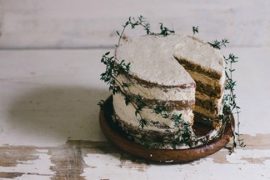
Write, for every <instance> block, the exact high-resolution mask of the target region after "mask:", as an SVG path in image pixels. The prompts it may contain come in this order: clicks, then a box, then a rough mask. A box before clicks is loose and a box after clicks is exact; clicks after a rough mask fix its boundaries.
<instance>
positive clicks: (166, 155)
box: [99, 97, 234, 163]
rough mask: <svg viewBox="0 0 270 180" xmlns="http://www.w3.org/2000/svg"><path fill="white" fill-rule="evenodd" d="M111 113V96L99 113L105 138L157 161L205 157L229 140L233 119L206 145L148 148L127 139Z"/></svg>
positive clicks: (185, 160)
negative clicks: (182, 147)
mask: <svg viewBox="0 0 270 180" xmlns="http://www.w3.org/2000/svg"><path fill="white" fill-rule="evenodd" d="M112 114H113V105H112V97H109V98H108V99H107V100H106V101H105V103H104V108H103V110H101V111H100V114H99V122H100V127H101V130H102V131H103V133H104V135H105V136H106V137H107V139H108V140H110V141H111V142H112V143H113V144H114V145H115V146H117V147H118V148H120V149H121V150H123V151H125V152H127V153H129V154H131V155H134V156H136V157H140V158H143V159H146V160H149V161H152V162H158V163H186V162H190V161H194V160H197V159H200V158H203V157H206V156H208V155H211V154H213V153H215V152H217V151H219V150H220V149H222V148H223V147H224V146H225V145H226V144H227V143H228V142H229V141H230V138H231V137H232V134H233V133H232V128H231V127H232V124H231V123H234V121H231V123H228V124H227V126H226V128H225V131H224V134H223V135H222V136H221V137H220V138H218V139H215V140H213V141H210V142H209V143H208V144H206V145H203V146H199V147H195V148H189V149H149V148H146V147H144V146H142V145H140V144H138V143H135V142H133V141H131V140H129V139H127V138H126V137H125V136H124V134H123V132H121V130H120V129H119V128H118V126H116V125H115V123H114V122H113V121H112V117H111V116H112ZM205 129H206V130H204V127H202V126H200V130H199V131H200V132H203V131H207V128H205Z"/></svg>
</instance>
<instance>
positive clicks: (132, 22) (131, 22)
mask: <svg viewBox="0 0 270 180" xmlns="http://www.w3.org/2000/svg"><path fill="white" fill-rule="evenodd" d="M127 27H130V28H131V29H135V28H136V27H142V28H143V29H144V30H145V32H146V34H147V35H155V36H158V35H162V36H168V35H170V34H174V33H175V31H174V30H172V29H169V28H168V27H166V26H164V25H163V23H160V26H159V29H160V32H152V31H151V28H150V24H149V22H147V21H146V19H145V18H144V17H143V16H142V15H140V16H139V17H138V18H135V17H129V18H128V20H127V21H126V22H125V23H124V24H123V29H122V31H121V32H119V31H116V34H117V35H118V36H119V39H118V43H117V45H116V46H119V45H120V41H121V40H122V38H123V36H124V32H125V30H126V28H127Z"/></svg>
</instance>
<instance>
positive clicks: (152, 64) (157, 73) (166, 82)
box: [116, 35, 195, 86]
mask: <svg viewBox="0 0 270 180" xmlns="http://www.w3.org/2000/svg"><path fill="white" fill-rule="evenodd" d="M181 38H182V36H179V35H177V36H175V35H170V36H167V37H163V36H150V35H146V36H141V37H138V38H135V39H131V40H129V41H126V42H123V43H122V44H121V45H120V46H119V47H118V48H117V50H116V57H117V59H118V60H119V61H120V60H122V59H124V60H125V62H130V63H131V68H130V71H129V72H130V74H131V75H133V76H136V77H137V78H139V79H142V80H145V81H147V82H150V83H157V84H159V85H162V86H182V85H191V84H195V83H194V81H193V79H192V78H191V76H190V75H189V74H188V73H187V72H186V70H185V69H184V68H183V67H182V66H181V65H180V64H179V63H178V62H177V60H175V58H174V56H173V55H174V53H173V50H174V48H175V45H176V44H177V43H179V41H181Z"/></svg>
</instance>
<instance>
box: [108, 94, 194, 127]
mask: <svg viewBox="0 0 270 180" xmlns="http://www.w3.org/2000/svg"><path fill="white" fill-rule="evenodd" d="M113 106H114V110H115V113H116V114H117V115H118V116H119V118H120V119H121V120H122V121H125V122H126V123H127V124H129V125H131V126H134V128H140V127H139V126H140V123H139V119H140V117H139V116H136V115H135V111H136V109H135V108H134V107H133V106H132V105H131V104H128V105H126V104H125V99H124V96H123V95H121V94H115V95H114V96H113ZM170 113H173V114H176V115H179V114H182V119H183V120H184V121H185V122H188V123H190V124H193V112H192V109H191V108H186V109H183V110H173V111H171V112H170ZM140 114H141V116H142V118H144V119H146V120H147V121H148V124H147V125H146V126H145V127H144V128H143V129H145V130H153V131H158V132H163V131H165V130H166V131H172V132H173V131H176V130H177V129H178V127H177V126H176V124H175V122H174V121H172V120H171V119H170V118H164V117H162V116H161V115H160V114H156V113H155V112H154V110H153V109H149V108H143V109H142V111H141V112H140ZM161 127H162V128H161Z"/></svg>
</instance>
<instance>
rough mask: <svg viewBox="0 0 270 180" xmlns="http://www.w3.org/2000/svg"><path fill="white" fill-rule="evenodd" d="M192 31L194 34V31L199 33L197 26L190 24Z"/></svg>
mask: <svg viewBox="0 0 270 180" xmlns="http://www.w3.org/2000/svg"><path fill="white" fill-rule="evenodd" d="M192 32H193V35H195V34H196V33H197V34H198V33H199V26H192Z"/></svg>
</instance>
